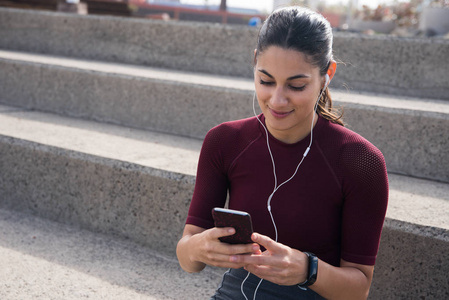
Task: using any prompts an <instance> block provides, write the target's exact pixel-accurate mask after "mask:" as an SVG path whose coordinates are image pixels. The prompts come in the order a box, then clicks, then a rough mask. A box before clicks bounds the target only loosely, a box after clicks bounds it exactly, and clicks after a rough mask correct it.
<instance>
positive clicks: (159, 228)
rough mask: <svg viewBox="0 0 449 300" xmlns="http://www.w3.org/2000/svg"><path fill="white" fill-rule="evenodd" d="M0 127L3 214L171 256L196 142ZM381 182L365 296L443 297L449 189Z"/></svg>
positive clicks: (39, 123) (448, 267) (24, 123)
mask: <svg viewBox="0 0 449 300" xmlns="http://www.w3.org/2000/svg"><path fill="white" fill-rule="evenodd" d="M0 124H1V126H0V169H1V170H4V171H3V172H0V191H2V193H1V196H0V208H1V209H8V210H17V211H21V212H25V213H29V214H33V215H37V216H39V217H43V218H46V219H49V220H53V221H58V222H62V223H65V224H68V225H72V226H77V227H81V228H84V229H88V230H91V231H94V232H99V233H106V234H113V235H116V236H120V237H124V238H128V239H130V240H132V241H135V242H138V243H140V244H141V245H145V246H147V247H148V248H149V249H151V250H152V251H155V252H156V253H163V254H164V255H167V256H169V257H174V255H175V247H176V243H177V241H178V239H179V237H180V236H181V232H182V228H183V224H184V221H185V217H186V215H187V210H188V206H189V203H190V198H191V196H192V192H193V186H194V181H195V176H194V174H195V168H196V166H195V165H196V161H197V159H198V154H199V149H200V144H201V141H200V140H195V139H191V138H185V137H179V136H173V135H167V134H161V133H154V132H149V131H143V130H138V129H130V128H125V127H120V126H116V125H111V124H102V123H97V122H93V121H87V120H80V119H73V118H69V117H64V116H59V115H53V114H49V113H42V112H37V111H28V110H24V109H18V108H15V107H9V106H0ZM164 158H165V159H164ZM159 160H162V162H159ZM389 180H390V203H389V208H388V212H387V220H386V223H385V226H384V231H383V235H382V241H381V250H380V254H379V259H378V263H377V265H376V275H375V276H376V279H375V284H374V286H373V289H372V299H382V298H383V299H385V298H387V299H419V298H420V297H426V299H444V298H445V296H447V294H448V293H449V283H448V282H447V277H446V275H447V272H449V256H448V255H449V253H448V252H447V251H446V249H447V248H448V246H449V218H448V215H447V211H449V196H448V195H449V184H447V183H440V182H435V181H428V180H422V179H415V178H411V177H405V176H400V175H394V174H390V175H389ZM0 228H1V227H0ZM200 276H202V275H200ZM429 278H431V280H429ZM392 282H394V284H391V283H392ZM192 299H193V298H192Z"/></svg>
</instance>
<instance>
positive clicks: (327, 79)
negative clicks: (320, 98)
mask: <svg viewBox="0 0 449 300" xmlns="http://www.w3.org/2000/svg"><path fill="white" fill-rule="evenodd" d="M324 78H325V79H326V82H325V83H324V87H323V89H325V88H326V87H327V86H328V85H329V82H330V81H331V79H330V78H329V74H326V76H324Z"/></svg>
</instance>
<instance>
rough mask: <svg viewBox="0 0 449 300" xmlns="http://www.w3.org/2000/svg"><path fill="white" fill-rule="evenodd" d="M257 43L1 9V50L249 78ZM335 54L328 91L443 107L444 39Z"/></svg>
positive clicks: (212, 29)
mask: <svg viewBox="0 0 449 300" xmlns="http://www.w3.org/2000/svg"><path fill="white" fill-rule="evenodd" d="M256 39H257V29H253V28H248V27H243V26H223V25H218V24H204V23H192V22H163V21H151V20H140V19H129V18H117V17H100V16H77V15H69V14H60V13H50V12H35V11H25V10H15V9H6V8H0V48H2V49H8V50H18V51H26V52H35V53H47V54H56V55H62V56H71V57H80V58H88V59H96V60H105V61H114V62H125V63H133V64H141V65H150V66H156V67H164V68H172V69H178V70H189V71H197V72H206V73H213V74H223V75H233V76H244V77H251V76H252V56H253V49H254V48H255V45H256ZM334 52H335V57H336V59H337V60H338V61H341V62H343V63H341V64H340V65H339V67H338V76H336V77H335V79H334V80H333V81H332V86H333V87H337V88H342V87H348V88H349V89H353V90H363V91H371V92H378V93H389V94H392V95H404V96H414V97H422V98H436V99H445V100H449V84H448V83H449V80H448V77H447V76H446V74H445V70H446V69H447V64H448V62H447V57H449V41H447V40H442V39H411V38H409V39H406V38H395V37H387V36H386V37H370V36H364V35H348V34H342V33H336V34H335V41H334ZM444 65H446V67H444Z"/></svg>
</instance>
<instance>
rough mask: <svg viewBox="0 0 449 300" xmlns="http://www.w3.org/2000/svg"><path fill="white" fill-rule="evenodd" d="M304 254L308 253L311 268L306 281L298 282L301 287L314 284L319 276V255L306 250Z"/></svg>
mask: <svg viewBox="0 0 449 300" xmlns="http://www.w3.org/2000/svg"><path fill="white" fill-rule="evenodd" d="M304 254H305V255H307V257H308V259H309V268H308V274H307V278H306V281H304V282H303V283H300V284H298V286H299V287H301V288H305V287H308V286H311V285H312V284H314V283H315V281H316V278H317V276H318V257H316V255H315V254H313V253H310V252H304Z"/></svg>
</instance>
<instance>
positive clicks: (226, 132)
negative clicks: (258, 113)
mask: <svg viewBox="0 0 449 300" xmlns="http://www.w3.org/2000/svg"><path fill="white" fill-rule="evenodd" d="M258 123H259V122H258V121H257V118H256V117H251V118H247V119H241V120H235V121H229V122H225V123H221V124H220V125H217V126H215V127H214V128H212V129H211V130H209V132H208V133H207V135H206V137H205V140H216V141H221V142H225V141H235V139H242V138H243V139H252V138H254V137H255V136H257V135H258V134H259V133H260V130H259V125H258Z"/></svg>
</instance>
